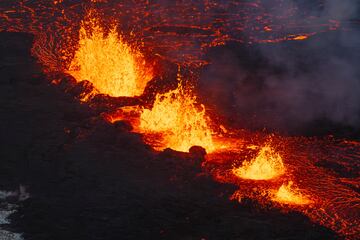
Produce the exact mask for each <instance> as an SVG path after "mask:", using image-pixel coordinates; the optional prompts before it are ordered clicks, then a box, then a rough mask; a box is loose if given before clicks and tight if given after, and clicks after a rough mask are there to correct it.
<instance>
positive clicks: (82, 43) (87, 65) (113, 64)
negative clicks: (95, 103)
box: [68, 12, 152, 97]
mask: <svg viewBox="0 0 360 240" xmlns="http://www.w3.org/2000/svg"><path fill="white" fill-rule="evenodd" d="M91 14H92V13H91V12H90V14H89V16H88V17H87V18H86V19H85V20H83V21H82V24H81V28H80V32H79V38H80V39H79V48H78V50H77V51H76V52H75V56H74V58H73V60H72V62H71V64H70V66H69V68H68V72H69V73H70V74H71V75H73V76H74V77H75V78H76V80H77V81H81V80H89V81H90V82H92V83H93V84H94V87H95V88H96V89H97V90H98V91H99V92H100V93H103V94H108V95H110V96H113V97H118V96H129V97H131V96H138V95H141V94H142V93H143V91H144V89H145V87H146V84H147V82H148V81H149V80H151V78H152V70H151V68H149V67H148V66H146V62H145V60H144V57H143V55H142V54H141V53H140V51H138V50H137V49H135V48H133V47H131V46H130V45H128V44H127V43H126V42H125V41H124V39H123V37H122V36H121V35H118V33H117V31H116V29H115V27H114V28H112V29H110V31H109V33H108V34H105V33H104V29H103V28H102V27H100V25H99V21H98V19H97V18H96V17H91Z"/></svg>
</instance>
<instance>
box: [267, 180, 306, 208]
mask: <svg viewBox="0 0 360 240" xmlns="http://www.w3.org/2000/svg"><path fill="white" fill-rule="evenodd" d="M272 200H273V201H276V202H278V203H280V204H290V205H307V204H310V203H312V201H311V200H310V199H309V197H307V196H305V195H303V194H302V193H301V192H300V190H299V189H298V188H297V187H296V186H294V183H293V182H292V181H289V182H288V183H287V184H282V185H281V187H280V188H279V189H278V190H277V191H276V192H275V193H274V196H273V197H272Z"/></svg>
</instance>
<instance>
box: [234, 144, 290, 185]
mask: <svg viewBox="0 0 360 240" xmlns="http://www.w3.org/2000/svg"><path fill="white" fill-rule="evenodd" d="M284 172H285V167H284V164H283V161H282V158H281V156H280V154H279V153H276V152H275V151H274V150H273V149H272V148H271V147H270V146H269V145H266V146H264V147H262V148H261V149H260V151H259V153H258V155H257V156H256V158H255V159H253V160H251V161H245V162H243V165H242V166H241V167H239V168H235V169H233V173H234V174H235V175H236V176H238V177H240V178H245V179H252V180H269V179H273V178H276V177H278V176H280V175H282V174H284Z"/></svg>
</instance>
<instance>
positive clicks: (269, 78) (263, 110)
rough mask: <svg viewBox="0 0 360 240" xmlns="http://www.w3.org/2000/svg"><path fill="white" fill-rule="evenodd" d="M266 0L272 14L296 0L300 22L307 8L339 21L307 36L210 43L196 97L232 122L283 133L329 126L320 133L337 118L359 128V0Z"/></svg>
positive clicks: (308, 11)
mask: <svg viewBox="0 0 360 240" xmlns="http://www.w3.org/2000/svg"><path fill="white" fill-rule="evenodd" d="M264 2H265V1H264ZM272 2H273V4H274V2H278V1H266V5H269V9H270V10H269V11H270V13H271V15H273V16H278V15H280V14H283V13H284V11H286V10H288V9H290V8H293V7H294V6H295V7H296V8H297V9H298V11H297V13H298V14H297V15H296V18H298V19H295V20H298V21H299V22H301V20H302V19H301V18H302V17H303V14H304V13H306V14H310V15H311V16H316V20H314V24H318V23H322V22H324V21H328V20H330V19H331V20H336V21H339V22H341V29H340V30H337V31H328V32H324V33H318V34H317V35H315V36H313V37H311V38H310V39H309V40H306V41H285V42H282V43H269V44H253V45H250V46H239V45H238V44H228V45H227V46H225V47H222V48H217V49H213V50H211V51H210V52H209V54H208V57H209V59H210V61H212V64H211V65H209V66H208V67H207V68H206V69H204V71H203V73H202V76H201V81H200V86H199V88H200V89H201V91H200V92H201V93H200V94H201V95H202V97H203V99H207V100H206V101H207V104H209V105H210V106H214V108H215V109H216V110H217V111H219V112H220V114H222V115H223V116H226V118H227V119H229V123H228V124H230V125H233V126H234V125H236V127H250V128H256V129H259V128H267V129H271V130H278V131H281V132H287V133H301V132H302V131H304V129H305V130H307V129H310V128H311V131H316V130H314V127H315V128H317V129H322V128H327V127H328V128H327V129H326V133H332V131H334V130H336V129H338V128H339V126H340V127H344V128H347V129H350V130H349V131H353V130H359V129H360V66H359V65H360V30H359V29H360V23H357V24H355V22H356V21H354V20H355V19H360V13H359V12H360V11H359V10H360V8H359V2H358V1H351V0H345V1H337V0H326V1H299V0H298V1H295V0H294V1H287V2H286V4H285V3H283V4H282V5H281V7H273V5H272ZM315 2H316V3H315ZM280 24H284V25H285V26H286V24H287V23H286V22H285V20H284V22H280ZM309 32H311V31H310V29H309ZM244 34H247V33H244ZM324 124H327V126H324Z"/></svg>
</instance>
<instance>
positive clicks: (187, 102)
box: [140, 79, 215, 151]
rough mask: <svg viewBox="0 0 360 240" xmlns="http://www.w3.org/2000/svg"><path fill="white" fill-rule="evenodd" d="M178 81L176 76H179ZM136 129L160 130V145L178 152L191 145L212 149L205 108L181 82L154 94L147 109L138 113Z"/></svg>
mask: <svg viewBox="0 0 360 240" xmlns="http://www.w3.org/2000/svg"><path fill="white" fill-rule="evenodd" d="M179 80H180V79H179ZM140 119H141V124H140V128H141V129H142V131H144V132H145V133H146V132H150V133H151V132H158V133H162V135H163V136H162V137H163V143H162V144H161V145H163V146H162V147H161V148H166V147H170V148H173V149H175V150H178V151H188V150H189V148H190V147H191V146H195V145H196V146H202V147H204V148H205V149H206V150H207V151H213V150H214V148H215V147H214V143H213V141H212V130H211V128H210V127H209V119H208V118H207V117H206V114H205V107H204V106H203V105H201V104H198V103H197V101H196V97H195V96H194V95H193V93H192V92H191V91H190V90H189V89H186V88H185V87H184V86H183V85H182V81H181V80H180V83H179V85H178V87H177V89H175V90H172V91H170V92H168V93H165V94H158V95H157V96H156V100H155V103H154V106H153V108H152V109H151V110H149V109H144V110H143V111H142V113H141V117H140Z"/></svg>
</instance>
